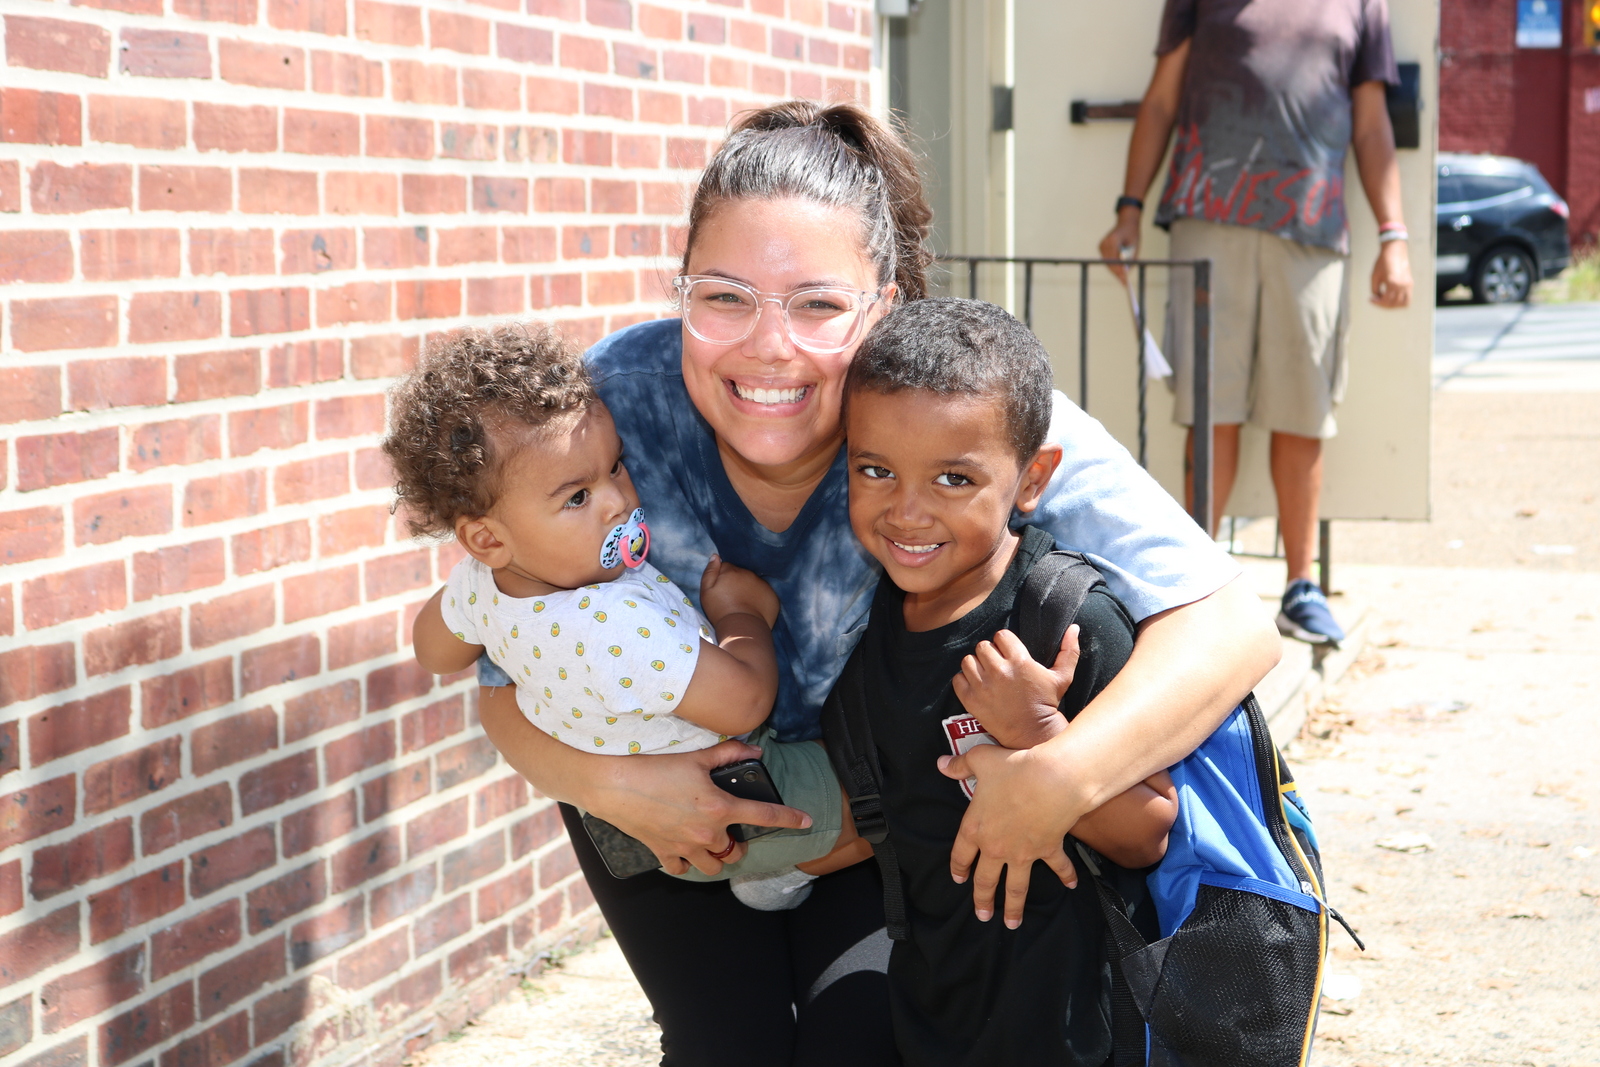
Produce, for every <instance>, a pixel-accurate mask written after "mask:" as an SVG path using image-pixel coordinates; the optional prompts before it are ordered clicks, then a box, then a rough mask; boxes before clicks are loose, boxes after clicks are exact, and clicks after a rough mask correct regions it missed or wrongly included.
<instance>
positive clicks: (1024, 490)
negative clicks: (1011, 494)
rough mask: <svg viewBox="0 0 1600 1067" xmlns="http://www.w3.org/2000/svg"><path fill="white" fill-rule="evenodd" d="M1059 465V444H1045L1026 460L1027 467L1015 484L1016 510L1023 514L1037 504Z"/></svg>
mask: <svg viewBox="0 0 1600 1067" xmlns="http://www.w3.org/2000/svg"><path fill="white" fill-rule="evenodd" d="M1059 466H1061V446H1060V445H1055V444H1046V445H1045V446H1044V447H1043V448H1041V449H1039V451H1038V452H1036V453H1034V456H1033V459H1031V460H1029V461H1028V465H1027V467H1025V468H1024V469H1023V471H1022V481H1021V483H1020V484H1019V485H1018V486H1017V510H1018V511H1020V512H1022V513H1023V514H1024V515H1026V514H1028V513H1030V512H1032V511H1033V509H1034V508H1036V507H1038V506H1039V498H1040V497H1042V496H1044V490H1045V486H1047V485H1049V484H1050V479H1051V478H1053V477H1055V473H1056V468H1057V467H1059Z"/></svg>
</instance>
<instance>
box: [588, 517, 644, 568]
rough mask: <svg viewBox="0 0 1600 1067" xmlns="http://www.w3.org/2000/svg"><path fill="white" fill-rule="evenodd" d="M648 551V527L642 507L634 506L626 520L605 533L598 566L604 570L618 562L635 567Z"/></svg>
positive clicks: (642, 560)
mask: <svg viewBox="0 0 1600 1067" xmlns="http://www.w3.org/2000/svg"><path fill="white" fill-rule="evenodd" d="M649 551H650V527H648V526H646V525H645V524H644V508H634V509H633V514H632V515H629V516H628V521H627V522H621V523H618V524H617V525H615V526H613V527H612V528H611V532H610V533H608V534H606V539H605V543H604V544H602V545H601V546H600V566H602V567H604V568H605V569H606V570H610V569H611V568H612V567H615V566H616V565H617V564H619V563H625V564H627V565H628V566H629V567H630V568H632V567H637V566H638V565H639V564H641V563H643V562H644V557H645V554H646V553H648V552H649Z"/></svg>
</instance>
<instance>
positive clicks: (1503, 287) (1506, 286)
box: [1472, 245, 1533, 304]
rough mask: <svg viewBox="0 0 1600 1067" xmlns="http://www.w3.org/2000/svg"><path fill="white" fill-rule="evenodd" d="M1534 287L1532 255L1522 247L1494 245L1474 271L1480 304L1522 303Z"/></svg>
mask: <svg viewBox="0 0 1600 1067" xmlns="http://www.w3.org/2000/svg"><path fill="white" fill-rule="evenodd" d="M1532 289H1533V257H1532V256H1530V255H1528V253H1526V252H1524V251H1523V250H1522V249H1520V248H1514V247H1512V246H1511V245H1501V246H1499V247H1498V248H1491V249H1489V251H1488V252H1486V253H1484V256H1483V258H1482V259H1481V260H1479V261H1478V269H1477V270H1475V271H1474V272H1473V274H1472V295H1473V297H1475V298H1476V299H1477V301H1478V303H1480V304H1520V303H1522V302H1523V301H1524V300H1526V299H1528V293H1529V292H1530V291H1532Z"/></svg>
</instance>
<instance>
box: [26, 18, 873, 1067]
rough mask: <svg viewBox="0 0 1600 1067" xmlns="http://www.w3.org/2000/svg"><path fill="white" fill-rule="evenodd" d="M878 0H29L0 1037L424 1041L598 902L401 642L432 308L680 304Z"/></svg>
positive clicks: (855, 49) (215, 1047) (847, 79)
mask: <svg viewBox="0 0 1600 1067" xmlns="http://www.w3.org/2000/svg"><path fill="white" fill-rule="evenodd" d="M869 8H870V5H868V4H866V3H864V2H863V0H851V2H850V3H834V2H829V0H716V2H712V3H705V2H699V0H680V2H674V0H661V2H660V3H658V4H645V3H639V4H634V3H630V2H629V0H526V10H523V9H522V7H520V6H519V0H485V2H482V3H473V2H468V0H437V2H435V3H433V4H430V5H422V6H419V5H417V4H414V3H387V2H381V0H88V2H84V3H80V4H79V5H77V6H67V5H65V4H59V3H48V2H44V0H9V2H8V3H7V4H6V5H5V6H4V20H3V26H4V48H5V65H4V66H3V67H0V281H3V282H4V283H6V284H5V287H4V290H3V291H0V304H3V306H0V850H3V851H0V1057H6V1062H7V1063H8V1064H11V1063H15V1064H22V1065H26V1067H58V1065H59V1067H66V1065H83V1067H111V1065H115V1064H123V1063H130V1064H132V1063H138V1064H145V1063H155V1062H157V1061H159V1064H160V1067H190V1065H205V1067H222V1065H225V1064H230V1063H249V1064H252V1065H255V1064H260V1065H262V1067H276V1065H283V1064H291V1063H292V1064H296V1065H305V1064H312V1063H344V1062H351V1063H362V1064H373V1065H378V1064H393V1063H397V1062H398V1061H399V1059H400V1057H401V1056H402V1055H403V1053H404V1052H405V1050H406V1048H407V1047H408V1046H414V1045H416V1044H418V1043H424V1044H425V1043H427V1042H428V1041H431V1040H433V1039H434V1038H436V1037H438V1036H441V1035H442V1034H444V1033H445V1032H447V1031H449V1030H450V1029H451V1028H453V1027H454V1026H457V1025H459V1023H460V1022H461V1020H462V1019H463V1018H464V1017H465V1016H466V1014H467V1013H469V1012H471V1011H474V1010H477V1009H478V1008H481V1007H482V1006H483V1005H484V1004H486V1003H487V1002H488V1001H489V1000H491V999H492V998H493V997H494V996H496V995H498V994H499V993H500V992H502V991H503V990H504V989H505V988H506V985H507V983H509V982H511V981H514V979H513V978H510V977H508V972H509V970H510V969H512V968H515V967H517V966H520V965H522V964H524V963H525V962H526V961H528V960H529V959H531V958H533V957H534V956H535V955H536V954H537V953H538V952H539V951H540V950H541V949H542V948H545V947H548V946H549V945H550V944H552V943H554V941H555V940H557V939H558V938H562V937H567V936H571V935H572V933H573V931H575V930H577V929H579V928H582V927H584V926H585V925H586V924H587V925H590V926H592V923H593V921H594V912H593V909H592V901H591V898H590V896H589V894H588V892H587V889H586V887H585V886H584V885H583V883H582V881H581V879H580V878H579V877H578V876H577V875H576V873H575V872H576V867H575V864H574V861H573V857H572V854H571V851H570V849H569V848H568V846H567V845H566V843H565V841H564V840H563V838H562V837H561V834H560V826H559V821H558V820H557V818H556V813H555V811H554V810H553V808H551V807H550V806H549V804H548V803H547V802H546V801H544V800H542V799H539V798H532V797H530V792H529V790H528V788H527V787H526V786H525V785H524V783H523V782H522V781H521V780H520V779H519V778H517V777H516V776H515V775H513V774H511V773H510V772H509V770H508V769H507V767H506V766H505V764H504V763H503V761H501V760H499V759H498V757H497V755H496V753H495V752H494V750H493V749H492V748H491V747H490V746H489V745H488V743H487V742H486V741H485V740H484V739H483V737H482V734H481V732H480V731H479V730H478V729H477V728H476V725H475V720H474V709H473V706H472V696H473V694H472V690H471V685H470V682H468V681H467V680H464V679H454V680H450V681H449V682H448V683H446V684H440V683H439V682H437V681H436V680H434V679H432V678H430V677H429V676H427V675H425V674H423V673H422V672H421V671H419V670H418V669H417V667H416V666H415V664H414V663H413V662H412V660H411V657H410V654H409V649H408V647H407V642H408V633H409V623H410V619H411V617H412V614H413V612H414V611H415V610H416V608H417V606H418V605H419V603H420V602H421V601H422V600H423V599H425V597H426V596H427V594H428V591H429V589H430V588H431V587H432V586H434V585H435V584H437V583H438V582H439V581H440V580H441V578H442V577H443V575H444V573H445V571H446V570H447V569H448V567H449V565H450V563H451V562H452V560H453V554H452V551H451V550H450V549H449V548H434V547H429V546H424V545H418V544H414V543H412V542H411V541H409V540H407V539H406V538H405V537H404V536H403V535H402V533H401V531H400V530H399V529H397V527H396V524H395V522H394V520H393V519H392V518H391V517H390V516H389V513H388V507H387V506H388V502H389V499H390V493H389V490H388V488H387V487H388V484H389V478H388V474H387V472H386V470H385V467H384V464H383V462H382V460H381V458H380V454H379V453H378V451H377V449H376V447H375V446H376V444H377V441H378V439H379V436H380V434H381V431H382V428H383V424H384V414H385V413H384V398H383V397H384V390H385V388H386V387H387V385H388V384H389V380H390V379H391V378H392V377H393V376H394V375H395V374H396V373H398V372H400V371H402V370H403V369H404V368H405V367H407V366H408V365H409V364H410V362H411V361H412V360H413V359H414V357H415V355H416V352H417V349H418V346H419V343H420V342H421V341H422V340H423V339H424V338H426V337H427V335H428V334H429V333H430V332H431V331H440V330H446V329H450V328H452V327H454V326H456V325H458V324H461V323H463V322H491V321H494V320H497V319H503V318H507V317H549V318H554V319H557V320H559V321H561V322H562V323H564V324H565V325H566V328H567V329H568V330H569V331H570V332H571V333H572V334H573V335H574V336H576V337H578V338H580V339H583V340H590V339H593V338H596V337H598V336H600V335H602V334H603V333H605V332H606V331H609V330H612V329H616V328H617V327H619V326H622V325H624V324H626V323H629V322H633V321H635V320H638V319H640V318H645V317H650V316H653V315H656V314H660V313H662V312H663V310H664V305H663V303H662V300H661V284H660V283H661V280H662V279H663V278H664V277H666V276H670V274H671V273H672V264H671V260H670V252H671V250H672V249H673V248H674V247H675V242H676V241H677V239H678V237H679V234H680V230H679V227H680V225H681V214H682V207H683V199H684V189H685V184H686V183H687V182H689V181H691V180H692V178H693V177H694V174H695V171H696V168H698V167H699V166H700V165H701V164H702V163H703V162H704V160H705V158H706V155H707V153H708V151H710V150H711V149H712V148H713V147H714V145H715V142H716V140H717V139H718V138H719V137H720V136H721V132H722V129H723V126H724V123H725V122H726V120H727V119H728V117H729V116H730V115H732V114H733V113H734V112H736V111H737V110H739V109H741V108H743V107H745V106H747V105H749V104H751V103H756V102H761V101H764V100H769V99H773V98H776V97H779V96H784V95H790V94H793V95H801V96H811V97H823V96H834V97H843V96H855V97H858V98H862V99H865V97H866V96H867V84H868V77H869V70H868V67H869V63H870V56H871V52H870V44H871V21H870V20H871V14H870V10H869Z"/></svg>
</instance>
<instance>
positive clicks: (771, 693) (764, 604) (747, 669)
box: [673, 556, 778, 736]
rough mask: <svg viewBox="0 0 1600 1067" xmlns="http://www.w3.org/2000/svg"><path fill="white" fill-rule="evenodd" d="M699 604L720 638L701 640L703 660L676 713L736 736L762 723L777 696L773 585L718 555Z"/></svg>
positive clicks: (708, 568) (704, 578)
mask: <svg viewBox="0 0 1600 1067" xmlns="http://www.w3.org/2000/svg"><path fill="white" fill-rule="evenodd" d="M700 603H701V605H702V606H703V607H704V608H705V609H706V617H707V618H709V619H710V620H711V624H712V625H713V626H715V627H716V629H717V643H716V644H712V643H711V642H710V641H701V642H700V660H699V662H698V663H696V664H695V668H694V677H693V678H692V679H691V680H690V682H689V688H688V690H687V691H686V692H685V693H684V695H683V700H682V701H681V702H680V703H679V704H678V706H677V708H676V709H674V712H673V714H675V715H677V716H679V717H680V718H684V719H688V720H689V721H690V722H692V723H694V724H695V725H696V726H704V727H705V728H706V729H707V730H715V731H716V732H717V733H719V734H727V735H729V736H733V735H735V734H743V733H748V732H750V731H751V730H754V729H755V728H756V727H757V726H760V725H761V724H762V722H764V721H765V720H766V718H767V715H768V714H769V713H770V712H771V711H772V702H773V700H774V699H775V698H776V697H777V695H778V655H777V652H776V651H774V649H773V647H772V624H773V623H774V622H776V621H777V617H778V598H777V595H776V594H775V593H773V592H772V587H771V586H769V585H767V583H766V582H763V581H762V580H761V579H760V578H757V577H756V576H755V575H754V574H752V573H750V572H749V571H747V570H744V569H743V568H742V567H735V566H734V565H733V564H731V563H724V562H723V561H722V560H721V559H719V558H717V557H716V556H712V557H711V562H710V563H708V564H707V565H706V571H705V574H704V575H702V576H701V579H700Z"/></svg>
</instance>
